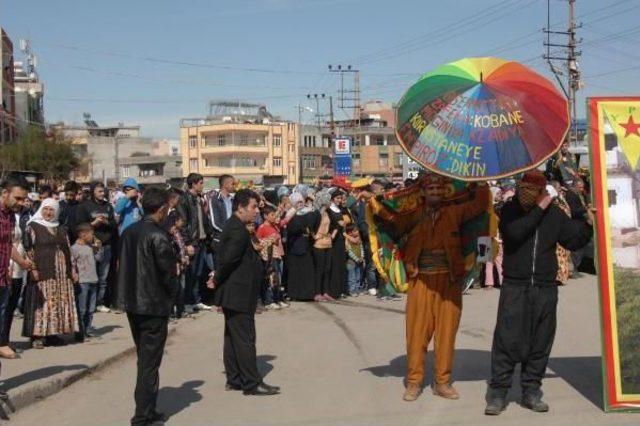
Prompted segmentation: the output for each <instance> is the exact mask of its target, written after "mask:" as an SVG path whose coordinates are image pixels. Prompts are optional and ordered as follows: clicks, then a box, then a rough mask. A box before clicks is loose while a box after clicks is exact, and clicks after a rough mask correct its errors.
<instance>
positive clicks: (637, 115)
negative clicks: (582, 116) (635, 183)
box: [602, 102, 640, 170]
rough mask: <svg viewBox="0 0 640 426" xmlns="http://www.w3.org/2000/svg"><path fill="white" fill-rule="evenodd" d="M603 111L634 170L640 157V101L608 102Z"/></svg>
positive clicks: (605, 103)
mask: <svg viewBox="0 0 640 426" xmlns="http://www.w3.org/2000/svg"><path fill="white" fill-rule="evenodd" d="M602 106H603V108H602V109H603V111H604V113H605V114H606V116H607V120H609V124H610V125H611V128H612V130H613V132H614V133H615V134H616V136H617V139H618V145H619V146H620V149H622V152H623V153H624V156H625V157H626V159H627V162H628V163H629V165H630V166H631V168H632V169H633V170H635V169H636V166H637V165H638V160H639V159H640V102H629V103H625V104H621V103H607V102H604V104H603V105H602Z"/></svg>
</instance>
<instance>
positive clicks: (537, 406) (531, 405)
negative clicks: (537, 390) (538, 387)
mask: <svg viewBox="0 0 640 426" xmlns="http://www.w3.org/2000/svg"><path fill="white" fill-rule="evenodd" d="M522 406H523V407H526V408H528V409H529V410H531V411H535V412H536V413H546V412H547V411H549V405H548V404H547V403H546V402H544V401H542V397H541V395H537V394H531V393H526V394H524V395H523V396H522Z"/></svg>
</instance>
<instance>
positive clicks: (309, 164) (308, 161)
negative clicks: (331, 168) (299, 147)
mask: <svg viewBox="0 0 640 426" xmlns="http://www.w3.org/2000/svg"><path fill="white" fill-rule="evenodd" d="M317 159H318V157H317V156H315V155H305V156H303V157H302V165H303V167H304V168H305V169H315V168H316V167H318V161H317Z"/></svg>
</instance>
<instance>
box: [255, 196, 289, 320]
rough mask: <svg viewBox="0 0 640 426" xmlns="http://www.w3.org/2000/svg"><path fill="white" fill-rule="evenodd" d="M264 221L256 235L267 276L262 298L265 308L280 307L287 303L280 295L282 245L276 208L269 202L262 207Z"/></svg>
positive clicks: (285, 305)
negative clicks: (260, 246)
mask: <svg viewBox="0 0 640 426" xmlns="http://www.w3.org/2000/svg"><path fill="white" fill-rule="evenodd" d="M262 217H263V219H264V222H263V223H262V225H260V227H259V228H258V231H257V232H256V236H257V237H258V239H259V240H260V243H261V245H262V250H261V251H260V257H261V258H262V260H263V261H264V262H265V264H266V270H267V276H266V280H265V283H264V285H263V288H262V296H263V297H262V300H263V303H264V305H265V308H266V309H269V310H271V309H281V308H285V307H288V306H289V305H288V304H287V303H286V302H285V301H284V300H283V297H282V288H281V286H282V258H283V256H284V247H283V245H282V238H281V236H280V227H279V226H278V219H279V218H278V210H277V209H276V208H275V207H273V206H272V205H270V204H266V205H265V206H264V208H263V209H262Z"/></svg>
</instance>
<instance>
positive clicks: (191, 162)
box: [189, 158, 198, 172]
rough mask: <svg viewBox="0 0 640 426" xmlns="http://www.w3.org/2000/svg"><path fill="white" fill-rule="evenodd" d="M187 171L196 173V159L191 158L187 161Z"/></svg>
mask: <svg viewBox="0 0 640 426" xmlns="http://www.w3.org/2000/svg"><path fill="white" fill-rule="evenodd" d="M189 170H190V171H191V172H197V171H198V159H197V158H191V159H190V160H189Z"/></svg>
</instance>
